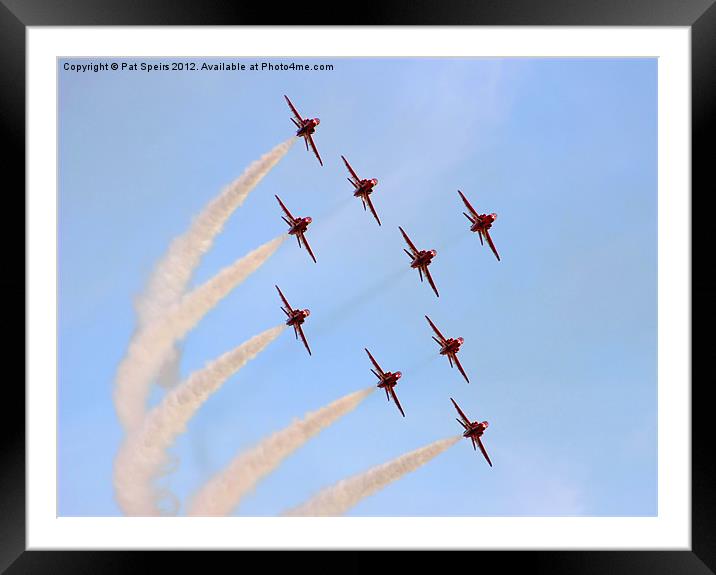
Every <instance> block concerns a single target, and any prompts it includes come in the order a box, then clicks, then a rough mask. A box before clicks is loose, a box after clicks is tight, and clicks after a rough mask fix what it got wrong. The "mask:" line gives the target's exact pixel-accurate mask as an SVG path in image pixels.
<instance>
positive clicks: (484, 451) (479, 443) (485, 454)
mask: <svg viewBox="0 0 716 575" xmlns="http://www.w3.org/2000/svg"><path fill="white" fill-rule="evenodd" d="M477 445H478V446H479V447H480V451H482V454H483V455H484V456H485V459H487V462H488V463H489V464H490V467H492V461H490V456H489V455H487V451H486V450H485V446H484V445H483V444H482V440H481V439H480V438H479V437H478V438H477Z"/></svg>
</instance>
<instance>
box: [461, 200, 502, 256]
mask: <svg viewBox="0 0 716 575" xmlns="http://www.w3.org/2000/svg"><path fill="white" fill-rule="evenodd" d="M457 193H458V194H460V197H461V198H462V201H463V203H464V204H465V207H466V208H467V209H468V211H469V212H470V213H469V214H466V213H465V212H463V214H464V215H465V217H466V218H467V219H468V220H470V223H471V224H472V225H471V226H470V231H471V232H477V235H478V236H479V238H480V245H484V243H483V241H482V238H483V237H484V238H485V239H486V240H487V243H488V244H490V249H492V253H494V254H495V257H496V258H497V261H498V262H499V261H500V254H498V253H497V248H495V244H493V243H492V238H491V237H490V228H491V227H492V224H493V223H495V220H496V219H497V214H478V213H477V210H476V209H475V208H473V207H472V206H471V205H470V202H468V201H467V198H466V197H465V196H464V195H463V193H462V192H461V191H460V190H458V191H457Z"/></svg>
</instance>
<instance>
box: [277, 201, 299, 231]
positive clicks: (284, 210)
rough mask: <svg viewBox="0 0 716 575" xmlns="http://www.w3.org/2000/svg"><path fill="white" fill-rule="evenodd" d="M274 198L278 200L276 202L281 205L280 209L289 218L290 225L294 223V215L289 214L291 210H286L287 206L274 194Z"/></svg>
mask: <svg viewBox="0 0 716 575" xmlns="http://www.w3.org/2000/svg"><path fill="white" fill-rule="evenodd" d="M274 198H276V199H277V200H278V203H279V205H280V206H281V209H282V210H283V212H284V213H285V214H286V216H287V217H288V219H289V220H291V223H290V225H293V224H294V223H295V221H296V218H294V217H293V216H292V215H291V212H289V211H288V208H287V207H286V206H285V205H284V203H283V202H282V201H281V198H279V197H278V196H276V195H274Z"/></svg>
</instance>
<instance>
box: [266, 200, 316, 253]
mask: <svg viewBox="0 0 716 575" xmlns="http://www.w3.org/2000/svg"><path fill="white" fill-rule="evenodd" d="M274 197H275V198H276V199H277V200H278V203H279V205H280V206H281V209H282V210H283V211H284V213H285V214H286V217H283V216H281V219H282V220H283V221H284V222H286V223H287V224H288V226H289V228H288V233H289V235H292V236H296V239H297V240H298V247H299V248H300V247H301V244H302V243H303V245H304V246H306V249H307V250H308V255H310V256H311V259H312V260H313V262H314V263H318V262H316V256H314V255H313V250H311V246H309V245H308V240H307V239H306V230H308V226H309V224H310V223H311V222H312V221H313V220H312V219H311V218H309V217H305V218H294V217H293V216H292V215H291V212H289V211H288V208H287V207H286V206H284V205H283V202H282V201H281V198H279V197H278V196H274Z"/></svg>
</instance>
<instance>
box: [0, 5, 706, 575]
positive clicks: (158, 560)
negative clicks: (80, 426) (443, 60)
mask: <svg viewBox="0 0 716 575" xmlns="http://www.w3.org/2000/svg"><path fill="white" fill-rule="evenodd" d="M714 2H715V0H629V1H627V0H553V1H550V2H546V1H542V2H538V1H535V0H503V1H501V2H494V1H483V2H476V1H470V0H440V1H439V2H438V1H437V0H424V1H422V2H411V1H409V0H389V1H388V0H384V1H383V2H381V3H375V4H371V5H366V4H364V3H363V4H361V5H360V6H359V7H358V6H357V5H356V9H355V10H350V12H349V11H346V12H342V13H343V14H350V15H351V20H350V21H347V20H344V19H343V17H342V16H341V17H339V16H336V15H335V14H337V13H334V12H332V11H330V10H329V9H327V8H321V7H320V6H319V5H308V4H301V5H300V9H297V10H295V11H292V10H288V9H281V10H276V9H275V7H273V6H271V5H269V4H267V3H264V4H256V5H248V4H246V3H240V2H233V3H230V2H224V1H221V0H211V1H202V2H190V1H186V0H144V1H143V2H141V3H137V2H127V1H126V0H75V1H68V0H56V1H50V0H0V46H1V48H0V61H1V65H0V76H1V77H2V81H1V82H0V112H1V115H0V120H1V125H2V137H3V140H4V143H5V149H6V151H5V154H4V159H5V161H4V162H3V163H2V173H3V175H4V176H5V177H4V180H5V181H6V182H8V181H12V182H13V183H15V184H16V185H14V186H10V185H7V186H3V196H4V199H5V201H8V200H11V199H12V197H13V196H14V198H15V200H16V201H18V200H19V198H20V192H19V190H20V189H24V186H25V167H24V166H25V162H24V159H25V113H24V103H25V34H26V27H28V26H97V25H102V26H116V25H218V24H222V25H265V24H271V25H291V24H293V25H308V24H311V25H317V24H323V25H329V24H330V25H342V24H353V25H361V24H362V25H481V26H491V25H500V26H515V25H531V26H544V25H551V26H560V25H561V26H688V27H690V28H691V50H692V52H691V56H692V68H691V71H692V74H691V77H692V187H693V190H696V189H701V190H702V192H701V193H702V194H703V195H706V194H707V193H709V192H711V193H712V192H713V184H710V185H708V184H707V174H708V169H710V167H711V166H710V164H712V163H713V158H712V154H711V153H709V152H708V150H709V149H710V146H709V145H708V143H709V142H707V138H708V139H713V138H712V134H714V133H715V131H714V127H715V126H714V124H715V122H714V111H713V110H714V106H713V102H714V100H715V99H716V59H715V58H714V55H715V54H716V5H715V4H714ZM348 7H349V8H350V6H348ZM296 13H298V14H299V16H298V18H299V19H298V20H296V18H295V14H296ZM8 176H11V177H12V179H11V180H8ZM707 185H708V188H707ZM691 197H692V199H693V198H694V197H695V194H693V193H692V196H691ZM9 205H10V204H6V210H7V211H6V213H8V212H9V211H10V208H9ZM20 209H22V210H23V212H24V204H23V206H22V208H20ZM697 213H698V212H697ZM703 213H707V212H706V211H705V210H704V211H702V214H703ZM702 217H703V216H702ZM11 219H14V220H19V218H17V217H15V218H11ZM11 228H12V226H8V225H6V226H2V229H3V239H4V240H5V244H4V245H5V246H11V249H14V250H15V252H16V257H17V258H18V259H19V258H20V250H19V249H18V248H17V237H18V234H17V233H15V232H12V231H11ZM692 229H693V232H692V234H693V236H692V245H693V246H694V248H695V247H697V246H698V247H701V246H705V245H707V244H708V241H707V238H705V237H703V236H705V234H706V233H708V232H707V230H709V226H697V225H693V224H692ZM707 261H708V260H707ZM24 265H25V264H24V259H23V263H21V264H19V265H18V266H17V268H14V269H19V267H20V266H22V267H23V269H24ZM3 276H4V277H8V275H6V274H3ZM23 277H24V275H23ZM692 282H693V283H692V294H693V292H695V293H696V294H697V295H698V296H700V297H699V300H700V301H701V302H704V301H708V299H707V298H706V297H705V296H706V295H707V294H709V295H710V294H711V293H713V281H712V280H707V279H705V278H704V276H701V277H700V278H697V279H696V280H695V281H694V278H693V277H692ZM2 286H3V288H4V290H5V291H6V297H10V298H12V300H11V301H20V299H21V298H22V300H23V301H25V292H24V288H25V287H26V286H25V285H23V286H22V288H23V289H22V290H21V286H19V285H17V282H11V281H10V280H7V279H3V281H2ZM21 291H22V295H21ZM692 297H693V295H692ZM16 307H19V306H16ZM710 315H711V314H706V316H707V317H708V316H710ZM702 321H703V320H702ZM16 340H19V338H16ZM694 343H695V342H694ZM10 345H13V344H10ZM14 345H17V346H19V343H15V344H14ZM17 356H19V354H17ZM690 383H691V382H689V381H684V382H683V384H684V385H689V384H690ZM710 383H711V381H710V379H707V380H699V379H698V378H693V384H692V402H693V403H692V442H693V443H692V547H691V551H569V552H566V551H530V552H525V551H522V552H481V553H480V555H479V556H477V557H476V556H473V555H470V556H467V555H466V554H464V553H463V554H462V557H460V559H463V560H467V561H469V562H470V563H472V564H473V568H475V569H480V570H483V571H484V570H488V569H500V572H506V571H507V572H509V571H513V570H515V569H519V568H521V567H523V568H525V569H529V570H531V571H533V572H549V573H595V574H596V573H600V574H601V573H629V574H634V573H642V572H643V573H650V574H658V573H670V574H671V573H683V574H691V573H693V574H701V573H703V574H705V573H714V572H716V458H714V457H713V449H714V448H713V445H712V442H711V440H710V439H711V433H709V431H710V417H711V414H710V411H711V404H710V403H709V401H708V399H707V397H706V394H707V392H706V389H707V386H709V384H710ZM2 385H3V391H4V394H3V402H2V403H3V405H4V407H5V408H6V409H5V410H4V411H5V414H6V417H3V418H0V425H1V426H2V427H3V429H2V433H1V434H0V461H1V465H0V571H2V572H5V571H6V572H7V573H40V572H43V573H44V572H53V573H54V572H63V571H65V570H66V571H68V572H72V573H115V572H116V573H119V572H122V573H126V572H128V571H130V570H144V569H146V568H149V567H151V568H159V567H164V568H165V569H166V567H167V566H168V564H169V563H172V562H174V561H176V560H180V561H181V562H182V567H184V568H188V569H191V568H192V567H201V568H204V569H206V566H207V564H206V561H207V556H206V553H205V552H201V553H192V554H182V555H181V556H176V555H174V554H173V553H171V554H170V553H168V552H162V553H156V552H139V551H136V552H119V551H118V552H109V551H106V552H105V551H91V552H90V551H86V552H82V551H26V550H25V527H26V523H25V465H24V462H25V426H24V417H25V415H24V410H23V411H22V412H21V410H19V409H17V407H15V406H19V405H21V404H23V402H24V395H23V390H22V388H21V387H20V386H19V385H18V384H17V378H15V379H14V380H13V381H10V380H5V381H3V382H2ZM9 406H13V407H12V408H9ZM10 414H12V415H17V418H16V419H14V420H13V419H12V418H10V417H7V415H10ZM660 424H661V425H664V424H663V423H661V422H660ZM614 433H618V430H617V431H614ZM476 537H479V534H476ZM262 555H265V554H262ZM310 555H312V554H310ZM341 555H342V556H341V557H338V558H336V561H339V562H340V565H341V571H342V572H365V568H366V567H368V564H369V563H372V562H373V561H372V559H373V558H374V557H375V556H376V553H363V552H358V551H351V552H343V553H341ZM401 555H402V556H401V557H400V558H399V559H400V560H401V562H403V567H402V568H405V569H409V568H412V565H411V563H412V562H413V560H414V559H415V558H416V555H412V556H410V557H406V556H405V555H403V554H401ZM435 555H437V557H435V558H436V559H437V560H438V561H441V564H440V565H441V567H440V568H442V569H445V568H446V567H447V565H446V563H445V560H444V559H441V557H440V556H441V555H442V554H435ZM459 555H460V554H458V556H459ZM417 557H419V560H420V562H421V565H422V566H423V567H426V566H427V565H426V564H425V557H421V556H417ZM384 558H385V554H381V556H380V557H378V559H379V560H380V561H383V559H384ZM300 559H304V561H315V558H313V557H309V556H308V555H307V554H305V553H297V552H292V553H281V554H277V555H274V556H273V557H271V558H270V559H266V558H265V557H261V558H260V559H259V560H260V561H262V562H263V567H262V571H265V570H266V567H269V568H271V567H273V566H274V564H275V563H276V562H280V563H283V564H284V565H285V566H286V567H288V568H290V569H295V568H296V567H297V566H298V565H299V564H300V563H299V562H300ZM445 559H446V560H448V561H450V562H451V564H454V563H453V562H454V554H453V556H451V557H450V558H445ZM229 560H233V556H232V558H229ZM266 561H268V563H266ZM405 561H407V562H408V564H407V565H406V564H405V563H404V562H405ZM460 563H463V561H460ZM338 564H339V563H336V565H338Z"/></svg>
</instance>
